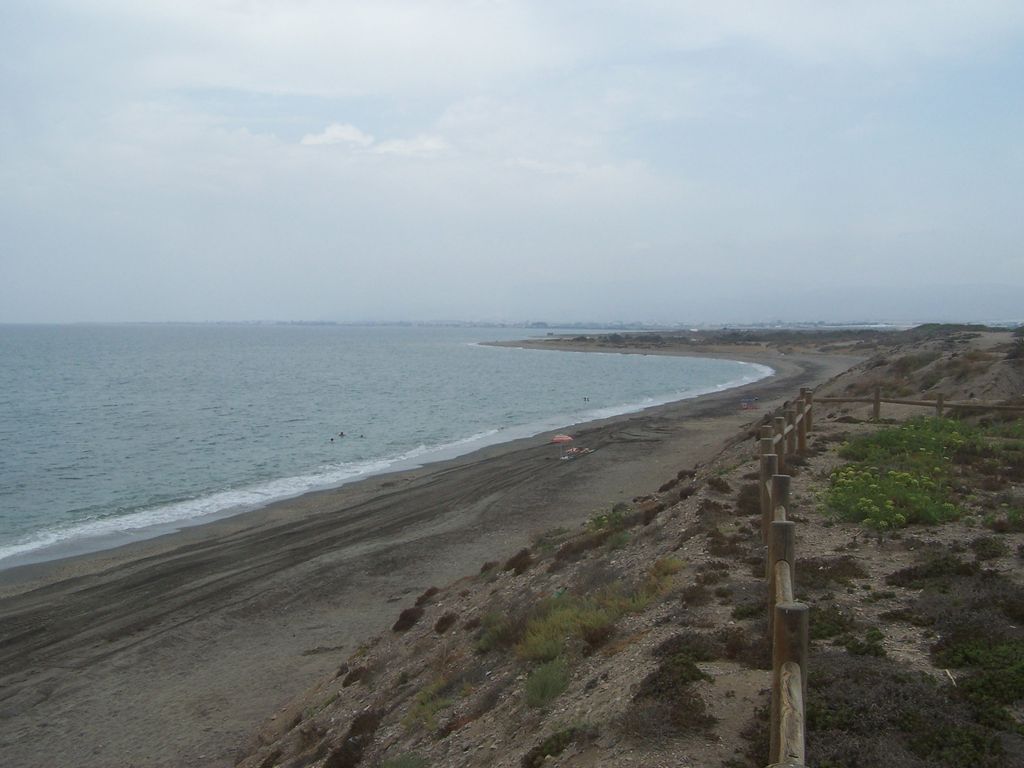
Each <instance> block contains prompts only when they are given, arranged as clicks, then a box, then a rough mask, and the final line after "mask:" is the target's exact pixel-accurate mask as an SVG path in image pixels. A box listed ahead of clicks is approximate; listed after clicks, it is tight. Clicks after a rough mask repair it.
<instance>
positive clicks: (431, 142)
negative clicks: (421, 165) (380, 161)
mask: <svg viewBox="0 0 1024 768" xmlns="http://www.w3.org/2000/svg"><path fill="white" fill-rule="evenodd" d="M450 150H451V146H450V145H449V144H448V142H447V141H445V140H444V139H443V138H441V137H440V136H426V135H420V136H415V137H413V138H411V139H392V140H390V141H382V142H380V143H378V144H377V145H376V146H374V148H373V151H374V152H377V153H379V154H382V155H400V156H402V157H437V156H438V155H442V154H445V153H447V152H448V151H450Z"/></svg>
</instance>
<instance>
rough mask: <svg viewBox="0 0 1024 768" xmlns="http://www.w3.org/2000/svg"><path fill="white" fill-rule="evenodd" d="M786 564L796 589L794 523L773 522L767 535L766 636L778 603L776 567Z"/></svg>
mask: <svg viewBox="0 0 1024 768" xmlns="http://www.w3.org/2000/svg"><path fill="white" fill-rule="evenodd" d="M782 562H784V563H787V564H788V568H789V580H790V584H791V585H792V586H793V588H794V589H795V588H796V523H794V522H793V521H792V520H773V521H772V524H771V528H770V529H769V533H768V635H769V636H771V633H772V625H773V624H774V623H775V605H776V603H777V602H778V578H777V573H776V565H778V564H779V563H782Z"/></svg>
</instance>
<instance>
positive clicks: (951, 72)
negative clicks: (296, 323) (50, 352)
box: [0, 0, 1024, 324]
mask: <svg viewBox="0 0 1024 768" xmlns="http://www.w3.org/2000/svg"><path fill="white" fill-rule="evenodd" d="M0 51H2V53H0V104H2V106H0V322H106V321H231V320H239V321H252V320H285V321H287V320H337V321H364V320H365V321H382V320H424V321H445V320H484V321H520V320H548V321H557V320H580V321H643V322H658V323H687V324H696V323H731V322H773V321H806V320H823V321H840V322H841V321H853V320H863V319H874V320H894V321H908V320H909V321H913V320H1024V251H1022V244H1024V87H1022V83H1024V3H1021V2H1019V0H1011V1H1007V2H1003V1H1000V0H972V2H970V3H965V2H946V1H943V0H920V1H912V2H901V1H900V0H884V1H882V2H875V1H874V0H856V1H851V2H847V1H846V0H833V1H832V2H821V1H818V0H773V1H772V2H767V1H766V0H752V1H750V2H741V1H739V0H707V1H706V2H704V1H701V2H686V1H685V0H677V1H676V2H669V1H665V0H630V2H612V1H610V0H595V1H594V2H572V1H571V0H566V1H565V2H560V1H559V0H541V1H538V2H515V1H513V0H508V1H505V0H461V1H455V0H452V1H451V2H436V1H434V0H413V1H410V2H405V1H404V0H372V1H368V2H345V1H343V0H339V1H336V2H329V1H328V0H145V2H139V0H73V1H72V0H3V2H2V3H0Z"/></svg>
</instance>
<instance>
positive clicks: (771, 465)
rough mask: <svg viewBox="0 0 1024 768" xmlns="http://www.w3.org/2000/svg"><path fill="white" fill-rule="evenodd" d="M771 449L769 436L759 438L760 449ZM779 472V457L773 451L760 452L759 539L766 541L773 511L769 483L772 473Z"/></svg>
mask: <svg viewBox="0 0 1024 768" xmlns="http://www.w3.org/2000/svg"><path fill="white" fill-rule="evenodd" d="M765 448H768V449H772V441H771V438H768V439H762V440H761V449H762V451H763V450H764V449H765ZM778 472H779V457H778V456H777V455H776V454H775V453H774V452H773V453H762V454H761V540H762V541H764V542H765V543H767V542H768V526H769V525H771V522H772V514H773V513H774V511H775V508H774V506H773V505H772V491H771V487H770V483H771V482H772V475H776V474H778Z"/></svg>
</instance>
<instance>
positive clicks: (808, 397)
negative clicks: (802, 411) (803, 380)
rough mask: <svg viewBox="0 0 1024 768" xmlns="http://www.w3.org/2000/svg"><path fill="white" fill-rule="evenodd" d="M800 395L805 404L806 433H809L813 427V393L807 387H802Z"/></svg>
mask: <svg viewBox="0 0 1024 768" xmlns="http://www.w3.org/2000/svg"><path fill="white" fill-rule="evenodd" d="M800 394H802V395H803V398H804V402H805V403H806V404H807V431H808V432H810V431H811V429H812V428H813V426H814V393H813V392H812V391H811V390H810V389H808V388H807V387H802V388H801V390H800Z"/></svg>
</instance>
